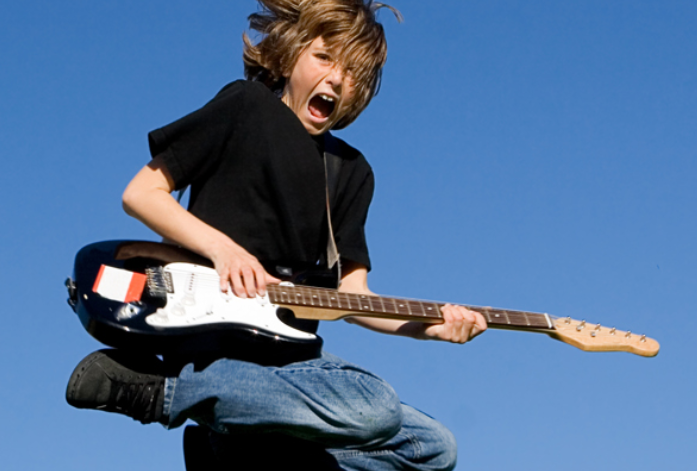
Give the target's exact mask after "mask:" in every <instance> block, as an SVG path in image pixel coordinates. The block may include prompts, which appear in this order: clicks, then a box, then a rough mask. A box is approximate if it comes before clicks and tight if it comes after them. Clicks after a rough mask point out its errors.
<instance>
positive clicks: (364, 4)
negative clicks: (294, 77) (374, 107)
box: [243, 0, 402, 129]
mask: <svg viewBox="0 0 697 471" xmlns="http://www.w3.org/2000/svg"><path fill="white" fill-rule="evenodd" d="M258 1H259V3H260V5H261V11H260V12H258V13H253V14H252V15H250V16H249V28H250V29H251V30H253V31H257V32H259V33H261V35H262V38H261V40H260V41H259V42H258V43H257V44H254V43H252V41H251V39H250V38H249V36H248V35H247V34H246V33H245V34H244V35H243V40H244V54H243V59H244V72H245V76H246V77H247V79H249V80H258V81H261V82H264V83H265V84H266V85H267V86H268V87H269V88H271V89H272V90H274V91H279V92H280V91H282V90H283V87H284V86H285V78H284V77H288V76H290V73H291V72H292V70H293V67H294V66H295V63H296V61H297V60H298V57H299V56H300V54H301V53H302V52H303V51H304V50H305V48H307V47H308V46H309V45H310V43H312V41H314V40H315V39H316V38H318V37H321V38H322V39H323V40H324V42H325V44H326V46H327V48H328V49H329V50H330V51H332V52H333V53H334V54H335V57H337V58H338V61H339V62H340V65H341V66H342V67H344V68H345V69H346V70H349V71H350V72H351V76H352V80H353V85H354V87H355V94H354V98H353V101H352V103H351V104H350V106H349V109H348V111H347V112H346V114H345V115H344V116H343V117H342V118H341V119H340V120H339V121H338V122H337V123H336V125H335V126H334V128H333V129H342V128H344V127H346V126H348V125H349V124H351V123H352V122H353V121H354V120H355V119H356V118H357V117H358V115H359V114H361V112H362V111H363V110H364V109H365V108H366V106H368V103H370V100H371V99H372V98H373V97H374V96H375V95H376V94H377V92H378V89H379V87H380V77H381V72H382V67H383V66H384V65H385V61H386V60H387V42H386V40H385V31H384V30H383V27H382V25H381V24H380V23H378V22H377V20H376V18H375V15H376V12H377V11H378V10H379V9H381V8H388V9H389V10H391V11H392V12H393V13H394V15H395V16H396V17H397V20H398V21H401V20H402V17H401V15H400V13H399V12H398V11H397V10H396V9H394V8H392V7H391V6H389V5H386V4H383V3H377V2H374V1H372V0H258Z"/></svg>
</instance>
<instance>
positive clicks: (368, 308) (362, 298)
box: [359, 294, 375, 312]
mask: <svg viewBox="0 0 697 471" xmlns="http://www.w3.org/2000/svg"><path fill="white" fill-rule="evenodd" d="M370 298H372V296H366V295H364V294H362V295H361V296H360V298H359V299H360V301H359V302H360V303H361V306H362V308H363V310H365V311H371V312H374V311H375V309H373V302H372V301H371V299H370ZM366 301H367V304H366Z"/></svg>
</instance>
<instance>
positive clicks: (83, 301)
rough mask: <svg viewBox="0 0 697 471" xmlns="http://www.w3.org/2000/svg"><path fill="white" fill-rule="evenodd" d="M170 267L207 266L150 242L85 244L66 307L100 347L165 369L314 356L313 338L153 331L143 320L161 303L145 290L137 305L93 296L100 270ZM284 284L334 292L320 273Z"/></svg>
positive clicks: (226, 329) (224, 327) (318, 344)
mask: <svg viewBox="0 0 697 471" xmlns="http://www.w3.org/2000/svg"><path fill="white" fill-rule="evenodd" d="M172 262H186V263H191V264H196V265H201V266H208V267H211V266H212V265H211V263H210V261H208V260H206V259H204V258H202V257H199V256H198V255H196V254H194V253H192V252H189V251H187V250H185V249H181V248H178V247H175V246H171V245H166V244H160V243H156V242H144V241H120V240H115V241H105V242H98V243H94V244H90V245H88V246H86V247H84V248H82V249H81V250H80V251H79V252H78V253H77V256H76V258H75V269H74V274H73V278H72V279H68V280H67V282H66V285H67V286H68V291H69V295H70V297H69V299H68V303H69V304H70V305H71V307H72V308H73V310H74V311H75V313H76V314H77V315H78V317H79V318H80V322H81V323H82V325H83V327H84V328H85V329H86V330H87V332H89V333H90V334H91V335H92V336H93V337H94V338H95V339H97V340H99V341H100V342H102V343H104V344H106V345H109V346H111V347H116V348H127V349H131V350H137V351H142V352H143V353H147V354H155V355H162V356H163V357H165V358H166V359H168V361H169V362H170V363H172V362H174V363H178V364H182V365H183V364H186V363H190V362H194V363H196V364H198V365H201V366H205V365H206V364H209V363H210V362H211V361H214V360H216V359H218V358H235V359H239V360H245V361H250V362H254V363H258V364H261V365H269V366H281V365H285V364H288V363H292V362H296V361H302V360H308V359H311V358H316V357H318V356H319V355H320V353H321V348H322V339H321V338H320V337H318V336H314V338H312V339H297V338H289V337H285V336H283V335H278V333H276V332H272V331H267V330H264V329H263V328H259V327H257V326H254V327H252V326H249V325H246V324H235V323H223V324H213V325H192V326H186V327H177V328H158V327H154V326H153V325H151V324H148V323H147V322H146V321H145V318H146V317H147V316H149V315H151V314H153V313H155V312H156V311H157V310H158V308H161V307H164V305H165V304H166V303H167V300H166V298H163V297H161V296H154V295H152V294H151V293H149V292H148V290H147V289H146V290H145V292H144V293H143V296H142V298H141V299H140V300H138V301H135V302H130V303H124V302H119V301H114V300H112V299H107V298H105V297H102V296H101V295H100V294H98V293H96V292H94V291H93V286H94V283H95V280H96V279H97V276H98V274H99V271H100V267H101V266H102V265H106V266H109V267H115V268H120V269H124V270H128V271H131V272H136V273H143V274H145V273H146V271H147V270H148V269H153V268H158V267H162V266H164V265H166V264H168V263H172ZM267 269H268V267H267ZM271 273H273V274H275V275H279V276H283V274H284V273H285V274H287V273H288V272H287V271H286V270H283V273H279V272H278V271H276V270H273V271H271ZM285 278H286V279H287V280H289V281H292V282H294V283H298V281H301V283H302V282H306V284H311V285H312V286H326V287H331V286H332V283H333V284H334V285H333V286H334V287H335V286H336V281H335V280H336V278H334V277H332V276H330V275H327V274H326V273H322V274H307V273H306V272H303V273H302V274H301V275H296V276H295V277H294V278H293V277H288V276H286V277H285ZM289 278H293V279H289ZM277 315H278V317H279V319H281V320H282V321H283V322H284V323H285V324H288V325H291V326H293V327H295V328H298V329H300V330H308V329H306V328H303V327H304V324H306V323H307V322H308V321H303V320H300V319H295V318H294V316H293V314H292V312H291V311H289V310H287V309H278V312H277ZM305 327H306V326H305ZM311 328H312V326H310V329H311Z"/></svg>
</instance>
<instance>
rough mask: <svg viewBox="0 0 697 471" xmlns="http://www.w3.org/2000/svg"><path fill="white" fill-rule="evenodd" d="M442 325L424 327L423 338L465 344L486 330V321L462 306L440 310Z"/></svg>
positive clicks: (450, 306) (449, 305)
mask: <svg viewBox="0 0 697 471" xmlns="http://www.w3.org/2000/svg"><path fill="white" fill-rule="evenodd" d="M441 312H443V320H444V321H445V322H443V323H442V324H431V325H428V326H425V328H424V331H423V338H426V339H430V340H444V341H446V342H453V343H465V342H467V341H469V340H472V339H473V338H475V337H476V336H477V335H480V334H481V333H482V332H484V331H485V330H486V328H487V324H486V319H484V316H482V315H481V314H480V313H478V312H476V311H471V310H469V309H466V308H464V307H462V306H455V305H452V304H446V305H445V306H443V307H442V308H441Z"/></svg>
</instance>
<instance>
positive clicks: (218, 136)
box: [148, 81, 249, 189]
mask: <svg viewBox="0 0 697 471" xmlns="http://www.w3.org/2000/svg"><path fill="white" fill-rule="evenodd" d="M244 83H245V82H244V81H237V82H233V83H231V84H229V85H227V86H226V87H224V88H223V89H222V90H221V91H220V92H219V93H218V94H217V95H216V96H215V97H214V98H213V99H212V100H211V101H210V102H208V103H207V104H206V105H204V106H203V107H202V108H200V109H198V110H196V111H194V112H193V113H191V114H188V115H186V116H184V117H183V118H181V119H179V120H177V121H175V122H173V123H171V124H168V125H167V126H164V127H162V128H159V129H155V130H154V131H152V132H150V133H149V134H148V142H149V145H150V154H151V156H152V157H156V156H161V157H162V158H163V159H164V162H165V165H166V166H167V170H169V172H170V174H171V175H172V178H173V180H174V184H175V189H181V188H184V187H186V186H187V185H189V184H191V183H193V182H195V181H196V180H198V179H201V178H205V176H206V175H208V174H209V173H210V172H212V171H213V170H214V169H215V168H216V166H217V165H218V163H219V162H220V160H221V158H222V156H223V154H224V152H225V149H226V147H227V145H228V143H229V141H230V139H231V138H232V135H233V134H234V132H235V128H236V126H237V123H238V119H239V117H240V116H244V113H245V112H246V108H247V106H248V105H247V103H248V102H249V100H247V99H246V95H247V93H245V87H244Z"/></svg>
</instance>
